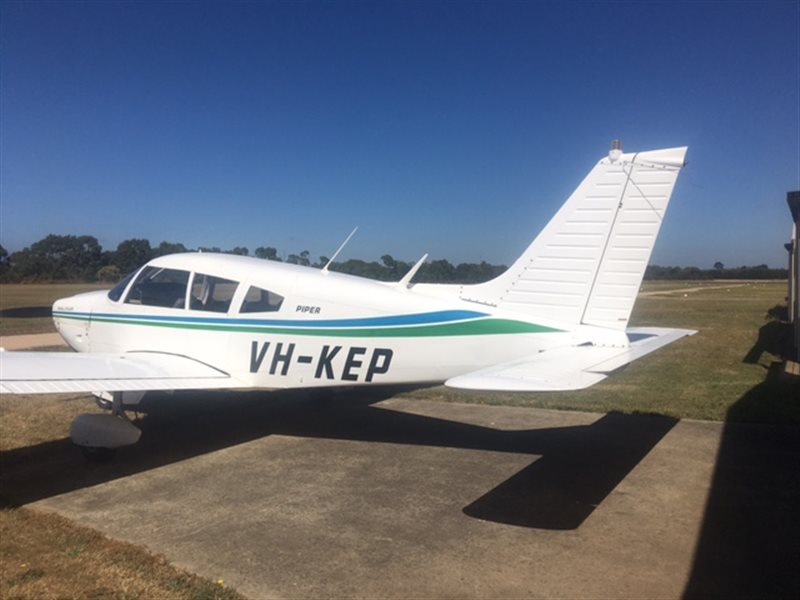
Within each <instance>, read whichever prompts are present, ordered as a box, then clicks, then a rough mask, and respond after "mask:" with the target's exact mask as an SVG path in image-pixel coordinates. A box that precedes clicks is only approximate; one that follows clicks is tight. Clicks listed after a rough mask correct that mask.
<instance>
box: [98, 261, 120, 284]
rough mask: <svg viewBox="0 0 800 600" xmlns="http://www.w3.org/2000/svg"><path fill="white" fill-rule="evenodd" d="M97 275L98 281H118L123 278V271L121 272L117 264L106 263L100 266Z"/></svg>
mask: <svg viewBox="0 0 800 600" xmlns="http://www.w3.org/2000/svg"><path fill="white" fill-rule="evenodd" d="M96 277H97V280H98V281H102V282H104V283H116V282H117V281H119V280H120V279H121V278H122V273H120V270H119V267H117V265H106V266H105V267H100V270H99V271H97V275H96Z"/></svg>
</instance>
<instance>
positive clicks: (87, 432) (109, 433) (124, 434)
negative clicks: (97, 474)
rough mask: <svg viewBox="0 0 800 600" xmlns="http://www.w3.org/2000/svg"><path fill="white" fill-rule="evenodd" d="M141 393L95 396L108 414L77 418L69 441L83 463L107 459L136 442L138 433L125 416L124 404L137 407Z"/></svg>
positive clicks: (138, 430)
mask: <svg viewBox="0 0 800 600" xmlns="http://www.w3.org/2000/svg"><path fill="white" fill-rule="evenodd" d="M143 395H144V394H143V393H142V392H132V393H131V392H113V393H112V394H109V393H107V392H103V393H102V394H97V404H98V406H100V407H101V408H106V409H109V410H111V414H105V415H98V414H83V415H78V417H76V418H75V420H74V421H73V422H72V427H70V431H69V437H70V439H72V442H73V443H74V444H76V445H77V446H80V448H81V452H82V453H83V456H84V457H85V458H86V460H90V461H93V462H97V461H104V460H108V459H110V458H111V457H112V456H113V455H114V450H115V449H117V448H121V447H122V446H130V445H131V444H135V443H136V442H138V441H139V437H140V436H141V435H142V432H141V430H140V429H139V428H138V427H136V426H135V425H134V424H133V423H131V421H130V419H128V417H127V415H126V414H125V405H126V404H137V403H138V402H139V400H141V398H142V396H143Z"/></svg>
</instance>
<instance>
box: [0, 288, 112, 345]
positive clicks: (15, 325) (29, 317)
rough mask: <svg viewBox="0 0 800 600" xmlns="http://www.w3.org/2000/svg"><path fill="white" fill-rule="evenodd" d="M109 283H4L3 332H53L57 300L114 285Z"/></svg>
mask: <svg viewBox="0 0 800 600" xmlns="http://www.w3.org/2000/svg"><path fill="white" fill-rule="evenodd" d="M110 287H111V286H109V285H108V284H93V283H57V284H56V283H50V284H48V283H42V284H38V283H37V284H11V283H4V284H0V335H20V334H23V333H51V332H53V333H54V332H55V330H56V328H55V326H54V325H53V319H52V317H51V316H50V308H51V307H52V306H53V302H55V301H56V300H58V299H59V298H65V297H67V296H73V295H75V294H79V293H81V292H90V291H92V290H104V289H110Z"/></svg>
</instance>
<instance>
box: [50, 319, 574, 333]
mask: <svg viewBox="0 0 800 600" xmlns="http://www.w3.org/2000/svg"><path fill="white" fill-rule="evenodd" d="M60 318H64V319H74V320H77V321H86V320H88V319H86V318H83V317H72V316H66V315H64V316H61V317H60ZM91 320H92V321H94V322H99V323H119V324H123V325H142V326H145V327H166V328H169V329H190V330H197V331H221V332H229V333H259V334H277V335H308V336H322V337H433V336H455V335H498V334H516V333H550V332H556V331H560V330H559V329H554V328H552V327H545V326H543V325H536V324H533V323H525V322H523V321H512V320H510V319H478V320H473V321H464V322H462V323H442V324H440V325H418V326H412V327H388V328H381V327H365V328H353V329H330V328H324V329H323V328H320V329H312V328H308V329H304V328H295V327H253V326H245V325H199V324H191V323H165V322H163V321H162V322H159V321H149V322H144V321H135V320H131V319H104V318H93V319H91Z"/></svg>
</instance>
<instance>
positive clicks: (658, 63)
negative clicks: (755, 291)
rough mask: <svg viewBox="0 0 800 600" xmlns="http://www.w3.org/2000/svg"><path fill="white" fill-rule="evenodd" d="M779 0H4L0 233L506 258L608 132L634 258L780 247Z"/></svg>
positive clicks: (798, 150) (791, 170)
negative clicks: (667, 178)
mask: <svg viewBox="0 0 800 600" xmlns="http://www.w3.org/2000/svg"><path fill="white" fill-rule="evenodd" d="M799 7H800V3H799V2H797V1H792V2H769V1H768V2H668V3H659V2H648V3H627V2H598V3H589V2H575V3H569V2H561V3H546V2H541V3H539V2H524V3H523V2H513V3H510V2H492V3H471V2H446V3H437V2H375V3H373V2H358V3H349V2H340V1H337V2H325V3H320V2H292V3H263V2H258V3H246V2H239V3H213V2H204V3H193V2H133V3H127V2H9V1H5V2H2V3H0V34H1V37H0V119H1V121H0V243H2V245H3V246H4V247H6V248H7V249H10V250H18V249H21V248H22V247H24V246H26V245H29V244H30V243H32V242H34V241H36V240H38V239H40V238H41V237H44V236H45V235H47V234H48V233H59V234H89V235H95V236H96V237H98V239H99V240H100V242H101V244H102V245H103V246H104V247H105V248H107V249H113V248H115V247H116V245H117V244H118V243H119V242H120V241H122V240H124V239H128V238H133V237H144V238H147V239H149V240H150V241H151V242H152V243H154V244H158V243H159V242H161V241H162V240H168V241H173V242H183V243H184V244H186V245H187V246H192V247H195V246H201V245H202V246H220V247H223V248H228V247H233V246H235V245H244V246H248V247H249V248H250V249H251V251H252V250H253V249H254V248H256V247H257V246H274V247H276V248H278V250H279V251H280V252H281V253H283V254H289V253H296V252H300V251H301V250H309V251H310V252H311V255H312V256H319V255H321V254H325V255H330V254H331V253H332V252H333V251H334V250H335V248H336V247H337V246H338V245H339V243H340V242H341V240H342V239H343V238H344V237H345V236H346V235H347V234H348V233H349V232H350V230H351V229H352V228H353V227H354V226H356V225H358V226H359V227H360V229H359V233H358V234H357V236H356V237H355V238H354V239H353V240H352V241H351V243H350V244H349V246H348V248H347V250H346V251H345V255H343V257H347V256H350V257H358V258H365V259H378V258H379V257H380V256H381V255H382V254H385V253H389V254H391V255H393V256H394V257H395V258H398V259H403V260H416V259H417V258H418V257H419V256H421V255H422V254H423V253H425V252H429V253H430V254H431V257H432V258H447V259H449V260H451V261H452V262H456V263H457V262H462V261H479V260H486V261H489V262H492V263H496V264H500V263H505V264H509V263H510V262H511V261H512V260H513V259H514V258H516V256H517V255H518V254H519V253H520V252H521V251H522V250H523V249H524V248H525V246H527V244H528V243H529V242H530V241H531V240H532V239H533V237H534V236H535V235H536V233H538V231H539V230H540V229H541V227H543V226H544V224H545V223H546V222H547V220H548V219H549V218H550V216H551V215H552V214H553V213H554V212H555V210H557V208H558V207H559V206H560V205H561V203H562V202H563V201H564V200H565V199H566V197H567V196H568V195H569V194H570V193H571V192H572V190H573V189H574V188H575V187H576V186H577V184H578V183H579V182H580V180H581V179H582V177H583V176H584V175H585V174H586V173H587V172H588V170H589V169H590V168H591V167H592V166H593V164H594V163H595V162H596V161H597V160H599V159H600V158H601V157H602V156H603V155H605V154H606V152H607V151H608V146H609V142H610V141H611V140H612V139H615V138H620V139H621V140H622V141H623V143H624V146H625V149H626V150H628V151H635V150H648V149H655V148H662V147H671V146H682V145H688V146H689V155H688V160H689V165H688V167H687V168H686V169H685V170H684V171H683V173H682V174H681V177H680V178H679V181H678V185H677V187H676V190H675V194H674V196H673V202H672V205H671V207H670V212H669V213H668V215H667V219H666V221H665V223H664V226H663V228H662V234H661V237H660V239H659V242H658V244H657V246H656V248H655V251H654V254H653V260H652V262H654V263H657V264H662V265H667V264H670V265H698V266H701V267H710V266H711V265H712V264H713V263H714V262H715V261H722V262H723V263H725V264H726V265H728V266H738V265H742V264H748V265H752V264H759V263H767V264H769V265H770V266H784V264H785V254H786V253H785V250H784V249H783V243H784V242H786V241H787V240H788V239H789V237H790V234H791V230H790V222H789V211H788V208H787V206H786V200H785V198H786V192H787V191H789V190H791V189H798V188H800V8H799Z"/></svg>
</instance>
